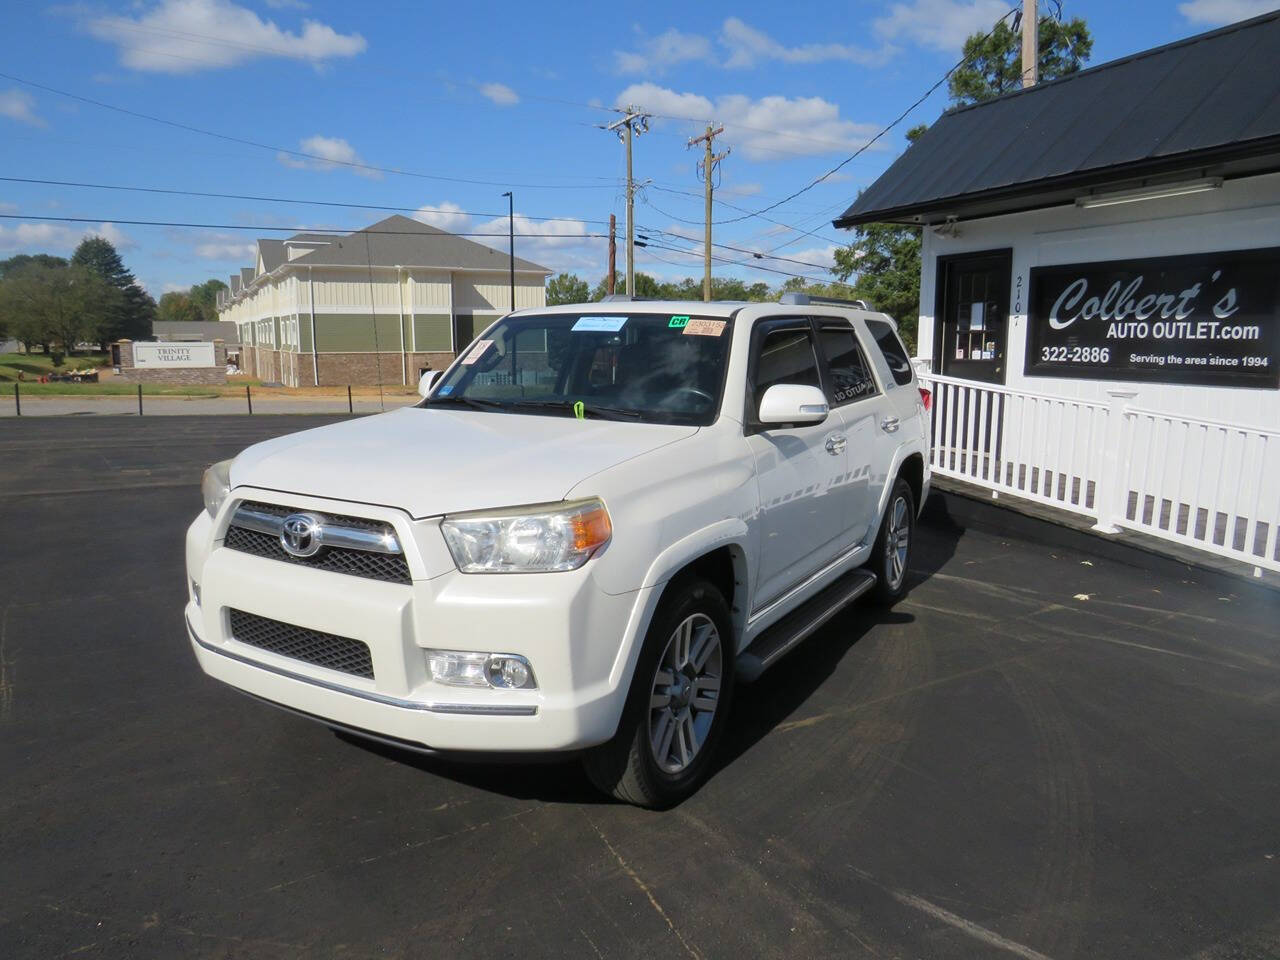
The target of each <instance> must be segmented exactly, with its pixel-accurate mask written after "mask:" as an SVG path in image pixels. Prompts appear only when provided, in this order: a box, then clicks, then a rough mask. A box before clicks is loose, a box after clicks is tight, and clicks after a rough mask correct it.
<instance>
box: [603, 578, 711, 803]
mask: <svg viewBox="0 0 1280 960" xmlns="http://www.w3.org/2000/svg"><path fill="white" fill-rule="evenodd" d="M732 691H733V642H732V633H731V629H730V621H729V609H728V606H727V605H726V603H725V601H724V597H722V596H721V595H720V592H719V591H718V590H717V589H716V588H715V587H714V586H712V584H710V583H708V582H707V581H705V580H696V579H690V580H687V581H683V582H679V583H675V584H673V585H672V586H670V587H668V592H667V595H666V596H665V597H663V600H662V605H661V606H660V607H659V609H658V612H657V614H656V615H655V616H654V619H653V623H652V624H651V625H650V627H649V632H648V634H647V635H646V637H645V642H644V647H643V648H642V649H641V651H640V658H639V660H638V661H637V663H636V670H635V673H634V675H633V676H632V681H631V691H630V693H629V694H628V695H627V703H626V706H625V707H624V708H623V715H622V721H621V723H620V724H619V726H618V733H617V735H616V736H615V737H614V738H613V739H612V740H610V741H609V742H608V743H605V744H602V745H601V746H599V747H596V748H594V749H593V750H591V751H590V752H589V753H587V755H586V756H585V757H584V761H583V763H584V766H585V767H586V771H587V775H588V776H589V777H590V778H591V781H592V782H593V783H594V784H595V785H596V786H597V787H599V788H600V789H601V790H603V791H604V792H605V793H608V794H611V795H613V796H614V797H617V798H618V799H619V800H625V801H626V802H627V803H634V804H636V805H638V806H642V807H655V808H661V807H669V806H671V805H672V804H675V803H678V802H679V801H680V800H683V799H684V798H685V797H687V796H689V795H690V794H691V793H693V792H694V791H695V790H696V789H697V788H698V787H699V786H700V785H701V783H702V781H703V780H705V779H706V777H707V774H708V773H709V772H710V769H711V767H710V765H711V759H712V755H713V753H714V750H715V747H716V744H717V743H718V741H719V739H720V737H721V735H722V733H723V730H724V725H725V722H726V721H727V715H728V710H729V698H730V696H731V694H732Z"/></svg>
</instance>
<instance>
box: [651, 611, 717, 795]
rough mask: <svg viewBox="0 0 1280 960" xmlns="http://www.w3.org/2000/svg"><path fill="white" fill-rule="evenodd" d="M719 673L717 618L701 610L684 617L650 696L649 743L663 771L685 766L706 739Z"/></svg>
mask: <svg viewBox="0 0 1280 960" xmlns="http://www.w3.org/2000/svg"><path fill="white" fill-rule="evenodd" d="M723 673H724V649H723V646H722V644H721V643H720V631H719V630H717V629H716V625H715V623H714V622H713V621H712V620H711V618H710V617H708V616H706V615H705V614H702V613H695V614H692V615H690V616H688V617H685V619H684V620H682V621H681V622H680V625H679V626H677V627H676V629H675V630H674V631H673V632H672V634H671V637H670V639H668V640H667V646H666V649H665V650H663V652H662V656H661V658H659V660H658V669H657V671H656V672H655V673H654V677H653V692H652V693H651V695H650V697H649V748H650V750H651V751H652V752H653V759H654V761H655V762H656V763H657V764H658V767H659V768H660V769H661V770H662V771H663V772H664V773H669V774H678V773H681V772H682V771H684V770H685V769H687V768H688V766H689V764H691V763H692V762H693V759H694V757H696V756H697V755H698V751H699V750H701V749H702V746H703V744H704V743H706V740H707V734H708V733H710V732H711V723H712V721H713V720H714V718H715V712H716V707H717V706H719V703H720V682H721V678H722V676H723Z"/></svg>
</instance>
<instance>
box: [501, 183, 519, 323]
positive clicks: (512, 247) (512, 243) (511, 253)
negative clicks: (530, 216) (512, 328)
mask: <svg viewBox="0 0 1280 960" xmlns="http://www.w3.org/2000/svg"><path fill="white" fill-rule="evenodd" d="M503 196H504V197H506V198H507V256H508V258H509V260H510V263H511V312H512V313H515V312H516V201H515V197H513V196H511V191H510V190H508V191H507V192H506V193H504V194H503Z"/></svg>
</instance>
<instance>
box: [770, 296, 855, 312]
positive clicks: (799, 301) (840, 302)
mask: <svg viewBox="0 0 1280 960" xmlns="http://www.w3.org/2000/svg"><path fill="white" fill-rule="evenodd" d="M778 302H779V303H786V304H792V305H796V306H804V305H806V304H810V303H833V304H835V305H836V306H840V307H857V308H858V309H859V310H873V309H875V308H874V307H872V306H871V304H869V303H867V301H865V300H845V299H842V298H840V297H818V296H814V295H813V294H810V293H784V294H783V295H782V296H781V297H779V298H778Z"/></svg>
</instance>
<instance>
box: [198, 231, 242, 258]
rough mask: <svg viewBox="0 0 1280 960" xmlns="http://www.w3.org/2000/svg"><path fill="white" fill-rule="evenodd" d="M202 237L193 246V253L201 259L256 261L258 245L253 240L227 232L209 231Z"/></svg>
mask: <svg viewBox="0 0 1280 960" xmlns="http://www.w3.org/2000/svg"><path fill="white" fill-rule="evenodd" d="M204 237H205V239H204V240H203V241H201V242H200V243H197V244H196V245H195V246H194V247H193V250H194V251H195V255H196V256H197V257H200V258H201V259H204V260H236V261H246V262H250V261H251V262H254V263H256V262H257V259H258V245H257V244H256V243H254V242H253V241H246V240H245V239H244V237H242V236H236V235H235V234H229V233H211V234H205V235H204Z"/></svg>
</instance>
